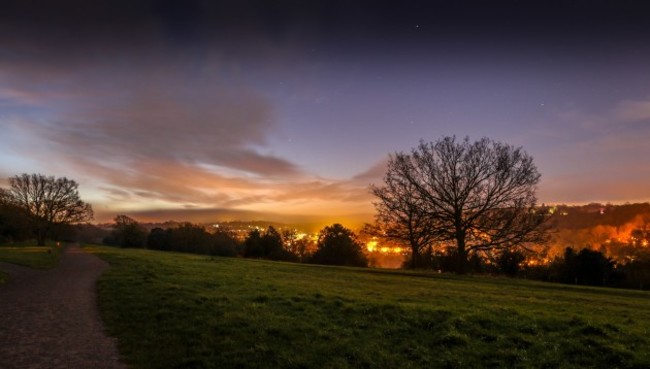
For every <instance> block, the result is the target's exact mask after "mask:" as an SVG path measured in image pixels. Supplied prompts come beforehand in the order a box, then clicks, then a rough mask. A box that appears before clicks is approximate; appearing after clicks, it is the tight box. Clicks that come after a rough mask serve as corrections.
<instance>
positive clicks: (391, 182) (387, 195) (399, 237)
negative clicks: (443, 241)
mask: <svg viewBox="0 0 650 369" xmlns="http://www.w3.org/2000/svg"><path fill="white" fill-rule="evenodd" d="M396 165H397V162H396V161H395V160H394V157H391V160H389V162H388V170H387V172H386V175H385V176H384V186H382V187H379V186H375V185H372V186H371V191H372V193H373V194H374V195H375V196H376V197H377V199H378V201H376V202H375V203H374V205H375V208H376V209H377V214H376V216H375V224H374V225H372V226H367V227H366V229H365V231H366V232H367V233H370V234H372V235H374V236H379V237H381V238H383V239H386V240H389V241H393V242H397V243H400V244H402V245H405V246H407V247H408V248H410V250H411V260H410V267H411V268H413V269H415V268H416V267H418V259H419V256H420V255H421V254H422V251H423V250H424V249H425V248H426V247H427V246H430V245H431V242H432V241H433V240H434V230H433V224H434V223H435V222H434V219H431V218H430V216H429V214H428V213H427V212H426V211H425V209H426V204H425V203H424V202H423V201H422V199H421V198H420V197H418V196H413V194H414V193H415V191H416V188H415V187H414V186H413V185H412V184H411V183H410V182H409V181H408V180H406V179H405V178H404V177H402V176H400V175H399V168H397V167H396Z"/></svg>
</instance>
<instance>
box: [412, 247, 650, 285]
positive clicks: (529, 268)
mask: <svg viewBox="0 0 650 369" xmlns="http://www.w3.org/2000/svg"><path fill="white" fill-rule="evenodd" d="M454 251H455V250H454V248H449V249H446V250H441V251H433V250H428V251H427V252H425V253H423V254H421V255H419V256H418V257H417V262H418V267H419V268H421V269H433V270H436V271H439V272H455V271H456V268H457V264H456V260H457V258H456V255H455V254H454ZM533 256H534V255H532V254H530V253H528V252H526V251H524V250H521V249H506V250H503V251H500V252H497V253H491V254H482V255H479V254H478V253H474V254H472V255H471V256H470V257H469V259H468V268H469V272H470V273H474V274H492V275H506V276H509V277H519V278H526V279H533V280H540V281H545V282H555V283H565V284H575V285H584V286H601V287H617V288H631V289H643V290H648V289H650V248H647V247H646V248H642V247H635V248H633V249H631V250H630V252H629V254H628V258H627V260H626V261H625V262H617V261H616V260H614V259H612V258H610V257H607V256H606V254H605V253H603V252H602V251H598V250H593V249H591V248H589V247H585V248H582V249H580V250H577V249H574V248H571V247H567V248H566V249H565V250H564V253H563V254H562V255H560V256H557V257H555V258H553V259H552V260H550V261H547V262H539V259H537V258H534V257H533ZM410 263H411V261H410V260H407V261H406V262H405V265H404V266H405V267H407V266H410Z"/></svg>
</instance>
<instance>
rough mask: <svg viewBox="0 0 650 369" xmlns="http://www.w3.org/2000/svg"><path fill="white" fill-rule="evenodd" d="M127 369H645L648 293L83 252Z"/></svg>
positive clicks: (649, 361) (649, 341)
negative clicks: (94, 268)
mask: <svg viewBox="0 0 650 369" xmlns="http://www.w3.org/2000/svg"><path fill="white" fill-rule="evenodd" d="M87 250H89V251H91V252H93V253H96V254H97V255H99V256H100V257H102V258H104V259H106V260H108V261H109V262H110V263H111V265H112V268H111V269H109V271H108V272H106V273H105V274H104V275H103V276H102V278H101V279H100V281H99V299H100V308H101V311H102V316H103V318H104V320H105V322H106V323H107V325H108V328H109V331H110V332H111V334H113V335H115V336H116V337H118V339H119V348H120V351H121V353H122V354H123V355H124V356H125V358H126V360H127V362H128V363H129V364H131V365H132V366H133V367H134V368H425V367H426V368H473V367H474V368H477V367H480V368H583V367H593V368H617V367H618V368H648V367H650V336H649V335H648V334H649V332H648V330H649V329H650V294H648V293H643V292H637V291H625V290H613V289H597V288H582V287H573V286H563V285H554V284H543V283H537V282H527V281H522V280H510V279H505V278H489V277H471V276H467V277H457V276H447V275H430V274H422V273H409V272H401V271H384V270H376V269H354V268H337V267H321V266H309V265H296V264H285V263H274V262H266V261H256V260H242V259H232V258H211V257H206V256H196V255H186V254H177V253H162V252H155V251H146V250H121V249H113V248H104V247H88V248H87Z"/></svg>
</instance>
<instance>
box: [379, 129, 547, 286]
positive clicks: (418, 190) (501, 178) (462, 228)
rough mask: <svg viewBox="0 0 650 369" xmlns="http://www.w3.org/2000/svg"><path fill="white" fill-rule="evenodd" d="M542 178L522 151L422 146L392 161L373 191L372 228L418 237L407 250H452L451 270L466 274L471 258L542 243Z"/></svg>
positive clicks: (485, 143) (486, 145) (487, 144)
mask: <svg viewBox="0 0 650 369" xmlns="http://www.w3.org/2000/svg"><path fill="white" fill-rule="evenodd" d="M539 178H540V174H539V173H538V172H537V168H536V167H535V165H534V163H533V158H532V157H531V156H530V155H528V154H527V153H525V152H524V151H523V150H522V149H521V148H515V147H513V146H510V145H506V144H502V143H499V142H495V141H492V140H490V139H487V138H483V139H481V140H479V141H476V142H470V141H469V138H465V139H464V140H463V141H460V142H459V141H457V140H456V138H455V137H444V138H442V139H440V140H438V141H436V142H431V143H426V142H424V141H421V142H420V145H418V147H416V148H415V149H413V150H412V151H411V153H396V154H394V155H392V156H391V157H390V160H389V165H388V173H387V174H386V177H385V178H384V186H383V187H373V189H372V191H373V193H374V194H375V195H376V196H377V198H378V199H379V201H378V202H377V203H376V204H375V207H376V209H377V211H378V213H379V214H378V216H377V221H378V224H379V225H380V226H381V225H382V224H384V225H383V227H384V228H386V229H391V230H392V232H393V234H395V235H396V236H395V238H397V239H399V238H401V239H403V240H406V241H409V242H410V238H413V237H416V236H418V235H420V239H421V242H422V244H419V243H418V242H415V243H413V244H412V251H416V250H419V249H421V247H422V245H424V244H426V243H429V242H432V241H436V242H443V243H444V242H452V243H454V244H455V249H456V253H457V255H458V263H457V266H456V270H457V271H458V272H459V273H464V272H465V271H466V264H467V258H468V255H469V253H470V252H477V251H481V250H483V251H490V250H503V249H508V248H512V247H516V246H522V245H525V244H527V243H537V242H543V241H544V240H545V232H544V227H542V225H543V223H544V222H545V220H546V217H545V216H544V214H542V213H541V212H539V211H538V209H537V208H536V201H537V200H536V197H535V191H536V186H537V183H538V182H539ZM387 234H388V233H387ZM426 234H428V236H425V235H426Z"/></svg>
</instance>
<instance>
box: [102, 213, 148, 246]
mask: <svg viewBox="0 0 650 369" xmlns="http://www.w3.org/2000/svg"><path fill="white" fill-rule="evenodd" d="M114 221H115V224H114V225H113V231H112V232H111V234H110V235H109V236H107V237H105V238H104V243H105V244H107V245H111V246H119V247H135V248H141V247H144V246H145V244H146V242H147V231H146V229H144V227H142V226H141V225H140V223H138V222H137V221H136V220H135V219H133V218H129V217H128V216H126V215H118V216H116V217H115V219H114Z"/></svg>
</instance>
